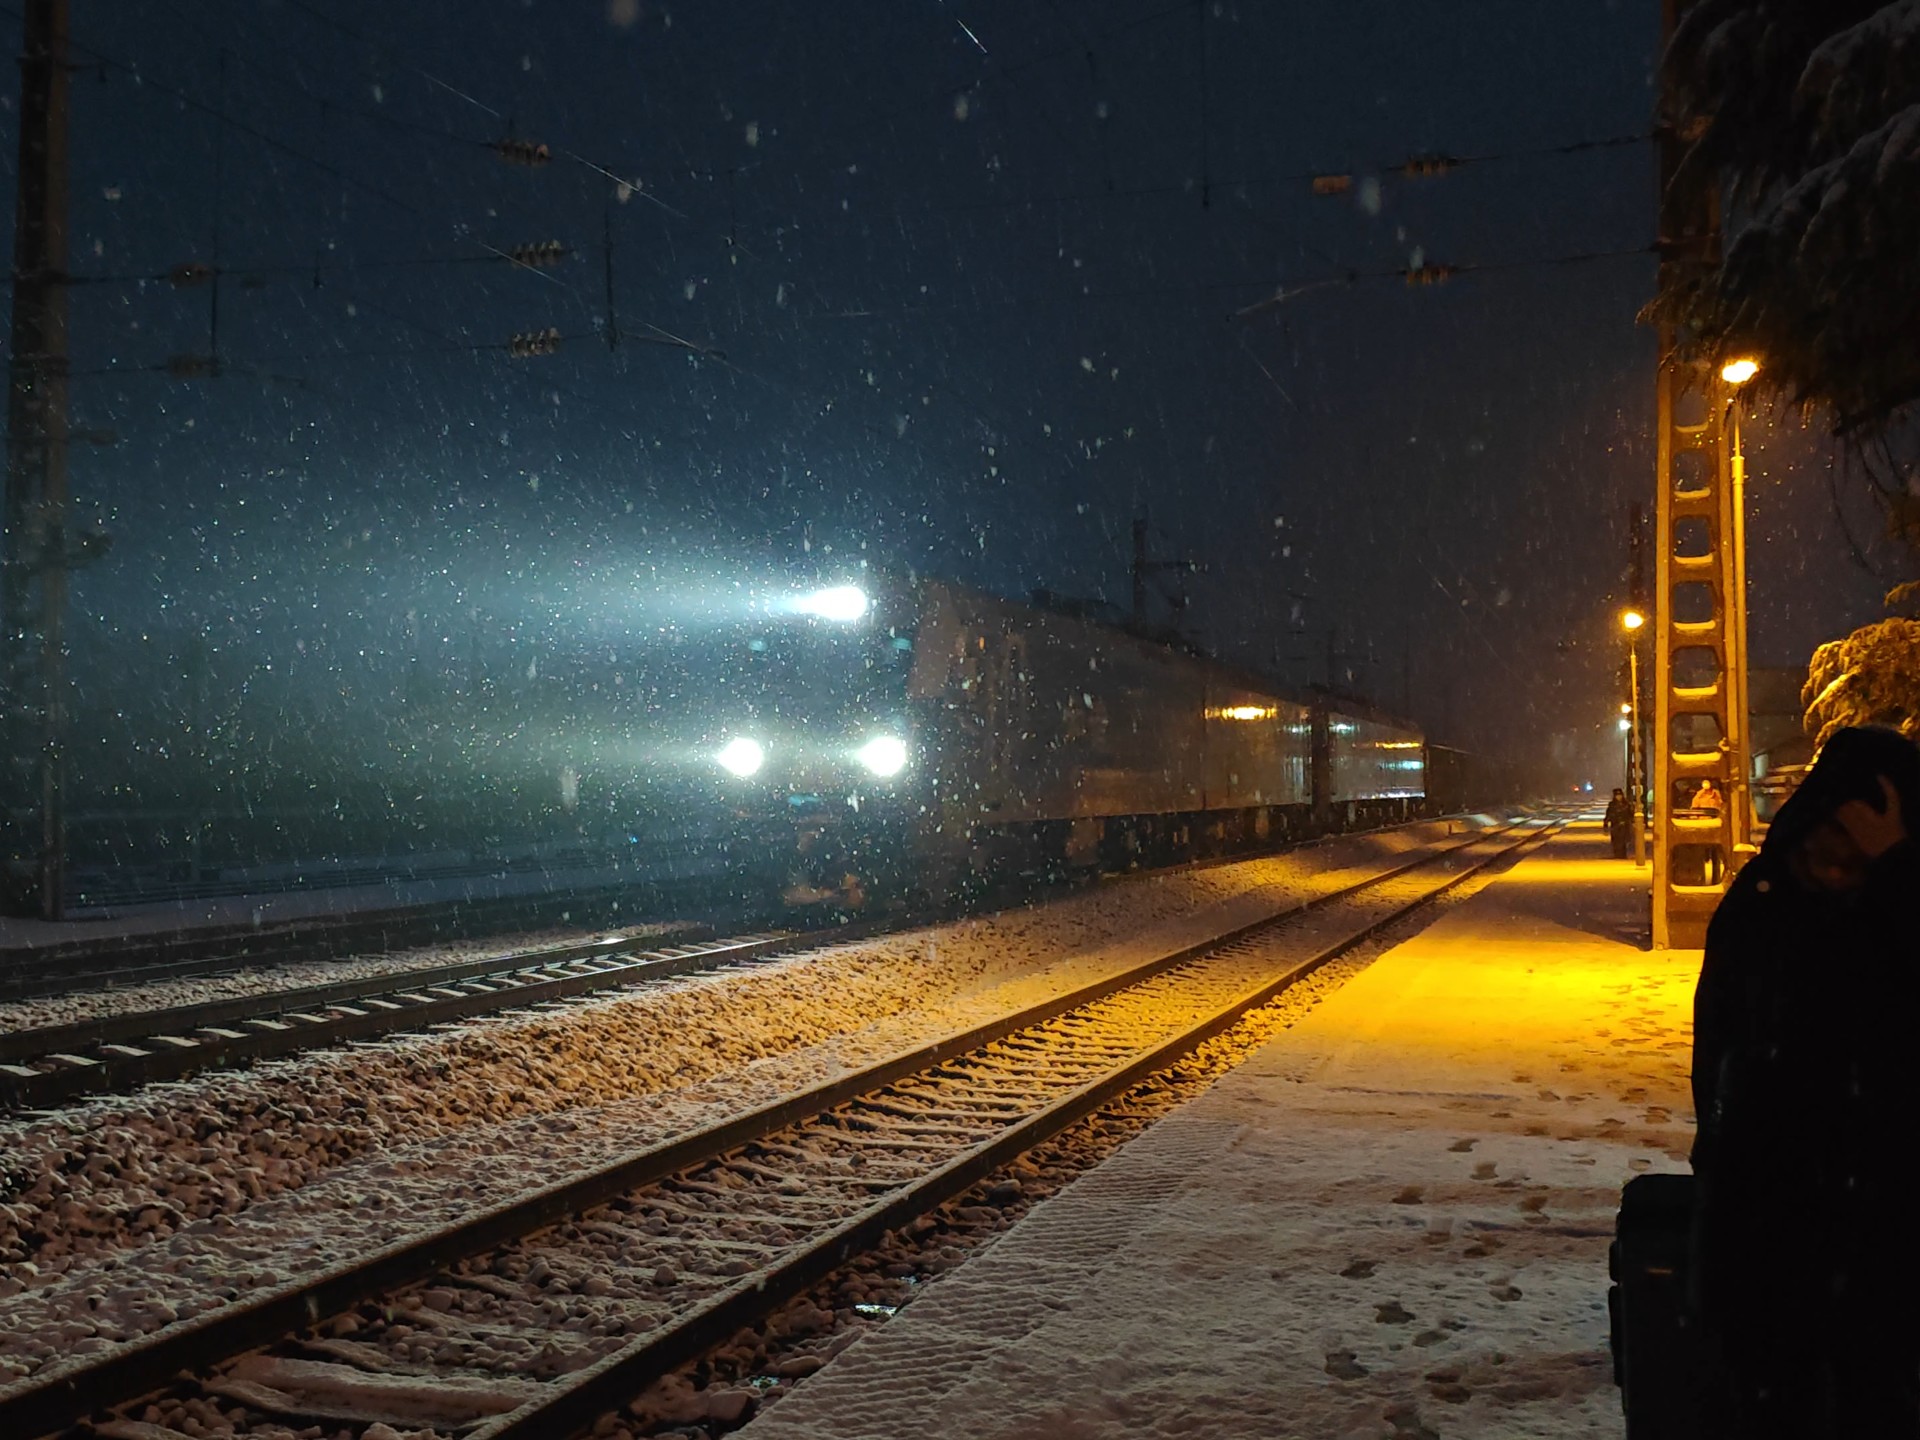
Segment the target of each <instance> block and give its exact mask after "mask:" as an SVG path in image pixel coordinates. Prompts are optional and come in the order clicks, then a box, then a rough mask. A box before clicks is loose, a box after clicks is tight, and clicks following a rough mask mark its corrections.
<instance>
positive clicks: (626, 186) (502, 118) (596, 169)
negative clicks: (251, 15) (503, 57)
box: [287, 0, 687, 220]
mask: <svg viewBox="0 0 1920 1440" xmlns="http://www.w3.org/2000/svg"><path fill="white" fill-rule="evenodd" d="M287 4H288V5H290V6H291V7H292V8H293V9H295V10H298V11H300V12H301V13H302V14H305V15H308V16H311V17H312V18H313V19H315V20H317V21H319V22H320V23H321V24H323V25H327V26H330V27H331V28H333V29H335V30H338V31H339V32H340V33H341V34H343V35H346V36H347V37H349V38H350V39H353V40H355V41H357V42H359V43H360V44H362V45H366V46H369V47H371V48H372V49H374V50H376V51H379V52H380V53H381V54H383V55H386V56H387V57H388V58H390V59H394V60H397V61H398V62H399V63H400V64H402V65H404V66H405V67H406V68H407V69H409V70H411V71H412V72H413V73H414V74H416V75H418V76H419V77H420V78H421V79H423V80H425V81H426V82H427V83H428V84H429V85H432V86H435V87H436V88H438V89H441V90H444V91H446V92H447V94H449V95H451V96H453V97H454V98H455V99H457V100H462V101H464V102H465V103H467V104H468V105H471V106H473V107H474V108H475V109H477V110H480V111H482V112H483V113H484V114H486V115H489V116H491V117H492V118H493V119H494V120H497V121H499V122H500V123H501V124H502V125H505V124H507V116H506V115H504V114H503V113H501V112H500V111H499V110H496V109H494V108H493V106H491V105H488V104H486V103H485V102H484V101H482V100H480V99H478V98H476V97H475V96H473V95H470V94H468V93H467V92H466V91H465V90H462V89H461V88H460V87H459V86H458V85H455V84H452V83H451V82H449V81H447V80H443V79H441V78H440V77H439V76H438V75H435V74H434V73H433V72H432V71H430V70H428V69H426V68H425V67H424V66H422V65H419V64H417V63H416V62H414V61H413V60H411V59H408V58H407V57H406V56H404V55H400V54H398V53H396V52H395V50H394V49H393V47H392V46H389V45H383V44H382V43H381V42H380V41H378V40H375V39H373V38H372V37H371V36H369V35H367V34H366V33H365V32H363V31H360V30H356V29H355V28H354V27H353V26H351V25H349V24H347V23H346V22H345V21H344V20H340V19H338V18H336V17H335V16H332V15H329V14H327V13H326V12H325V11H323V10H321V9H320V8H319V7H318V6H315V5H310V4H308V3H307V0H287ZM553 153H554V154H556V155H558V156H560V157H561V158H562V159H564V160H567V161H569V162H570V163H572V164H575V165H579V166H581V167H582V168H584V169H586V170H590V171H592V172H593V173H594V174H596V175H599V176H601V177H602V178H604V179H607V180H611V181H612V182H613V183H614V184H615V185H617V186H620V187H621V188H622V189H623V190H626V191H631V192H632V193H633V194H635V195H638V196H640V197H641V198H642V199H643V200H647V201H649V202H651V203H652V204H654V205H657V206H659V207H660V208H661V209H662V210H664V211H666V212H667V213H668V214H669V215H672V216H673V217H674V218H675V219H679V220H684V219H686V218H687V217H686V215H685V214H684V213H682V212H681V211H679V210H676V209H674V207H673V206H671V205H669V204H667V202H666V201H664V200H662V199H661V198H660V197H659V196H657V195H655V194H654V193H653V192H652V191H651V190H649V189H647V187H646V185H645V184H644V183H643V182H642V181H640V180H639V179H637V178H634V177H632V176H627V175H620V174H617V173H615V172H614V171H613V170H612V169H610V168H609V167H607V166H605V165H602V164H600V163H599V162H598V161H597V160H592V159H589V158H588V157H587V156H585V155H582V154H580V153H579V152H578V151H576V150H571V149H568V148H567V147H566V146H564V145H555V146H554V147H553Z"/></svg>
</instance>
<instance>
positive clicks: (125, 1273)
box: [0, 827, 1434, 1376]
mask: <svg viewBox="0 0 1920 1440" xmlns="http://www.w3.org/2000/svg"><path fill="white" fill-rule="evenodd" d="M1433 833H1434V831H1433V829H1432V828H1430V827H1419V828H1410V829H1406V830H1400V831H1395V832H1391V833H1387V834H1381V835H1375V836H1364V837H1352V838H1350V839H1346V840H1342V841H1338V842H1334V843H1330V844H1327V845H1322V846H1317V847H1313V848H1311V849H1308V850H1303V851H1299V852H1295V853H1293V854H1291V855H1287V856H1280V857H1275V858H1272V859H1267V860H1260V861H1250V862H1246V863H1244V864H1238V865H1232V866H1224V867H1218V868H1213V869H1207V870H1199V871H1191V872H1185V873H1180V874H1173V875H1167V876H1160V877H1154V878H1150V879H1145V880H1141V881H1139V882H1135V883H1130V884H1126V885H1118V886H1113V887H1110V888H1107V889H1103V890H1098V891H1094V892H1090V893H1086V894H1082V895H1079V896H1076V897H1073V898H1070V899H1067V900H1064V901H1060V902H1056V903H1053V904H1049V905H1045V906H1040V907H1035V908H1033V909H1028V910H1021V911H1015V912H1010V913H1008V914H1005V915H1000V916H994V917H988V918H985V919H982V920H976V921H970V922H965V923H962V924H958V925H952V926H945V927H940V928H938V929H932V930H926V931H920V932H915V933H913V934H909V935H903V936H898V937H890V938H888V939H885V940H881V941H875V942H871V943H868V944H863V945H856V946H847V947H838V948H835V949H831V950H826V951H820V952H812V953H809V954H806V955H802V956H798V957H794V958H793V959H791V960H788V961H784V962H780V963H777V964H772V965H767V966H762V967H757V968H754V969H751V970H745V971H733V972H724V973H721V974H718V975H713V976H708V977H701V978H687V979H682V980H678V981H671V982H666V983H663V984H661V985H659V986H657V987H653V988H650V989H648V990H645V991H641V992H637V993H631V994H628V995H624V996H620V997H596V998H589V999H583V1000H580V1001H577V1002H571V1003H569V1004H567V1005H564V1006H557V1007H553V1008H550V1009H545V1010H542V1011H539V1012H536V1013H521V1014H518V1015H508V1016H502V1017H498V1018H495V1019H491V1020H487V1021H483V1022H478V1023H475V1024H471V1025H468V1026H465V1027H463V1028H461V1029H460V1030H458V1031H454V1032H448V1033H441V1034H434V1035H427V1036H417V1037H406V1038H399V1039H394V1040H391V1041H383V1042H380V1043H377V1044H368V1045H361V1046H356V1047H354V1048H353V1049H351V1050H350V1051H346V1052H335V1053H332V1054H322V1055H317V1056H308V1057H300V1058H298V1059H295V1060H288V1061H283V1062H276V1063H274V1064H271V1065H263V1066H261V1067H258V1068H257V1069H255V1070H253V1071H248V1072H241V1073H235V1074H227V1075H211V1076H206V1077H201V1078H199V1079H196V1080H193V1081H189V1082H183V1083H180V1084H176V1085H170V1086H164V1087H155V1088H154V1089H151V1090H149V1091H147V1092H144V1093H143V1094H140V1095H137V1096H133V1097H118V1098H115V1097H108V1098H103V1099H101V1100H98V1101H94V1102H90V1103H89V1104H87V1105H84V1106H80V1107H76V1108H75V1109H74V1110H72V1111H68V1112H64V1113H63V1114H62V1115H61V1116H60V1117H59V1118H57V1119H53V1120H46V1121H38V1122H16V1123H13V1124H8V1125H0V1262H4V1264H5V1269H4V1270H0V1298H5V1299H6V1301H7V1303H6V1304H5V1305H4V1306H0V1376H5V1375H7V1374H17V1373H21V1372H23V1371H30V1370H32V1369H35V1368H38V1366H39V1365H41V1364H44V1363H46V1361H47V1360H49V1359H51V1358H53V1357H54V1356H56V1355H60V1354H85V1353H88V1352H89V1351H91V1350H97V1349H100V1348H102V1347H104V1346H106V1345H109V1344H111V1343H113V1342H115V1341H117V1340H119V1339H122V1338H125V1337H126V1336H128V1335H131V1334H137V1333H144V1332H146V1331H149V1330H152V1329H154V1328H157V1327H159V1326H162V1325H165V1324H167V1323H169V1321H170V1320H171V1319H172V1318H175V1317H184V1316H186V1315H189V1314H192V1313H196V1312H197V1311H199V1310H203V1309H205V1308H207V1307H209V1306H211V1305H217V1304H221V1303H224V1301H225V1300H226V1299H228V1298H230V1297H232V1296H233V1295H236V1294H239V1293H244V1292H245V1291H247V1290H249V1289H252V1288H255V1287H258V1286H261V1285H266V1284H271V1283H273V1282H275V1281H276V1280H279V1279H282V1278H286V1277H289V1276H291V1275H295V1274H298V1273H300V1272H302V1271H305V1270H310V1269H312V1268H314V1267H316V1266H318V1265H321V1264H324V1263H328V1262H331V1261H336V1260H338V1259H341V1258H343V1257H345V1256H347V1255H349V1254H353V1253H360V1252H362V1251H364V1249H365V1248H366V1247H369V1246H372V1245H376V1244H380V1243H383V1242H385V1241H389V1240H392V1239H395V1238H397V1237H399V1236H401V1235H405V1234H410V1233H413V1232H415V1231H417V1230H418V1229H420V1228H421V1227H423V1226H426V1225H432V1224H439V1223H445V1222H446V1221H448V1220H451V1219H453V1218H455V1217H456V1216H458V1215H461V1214H463V1213H466V1212H468V1211H470V1210H471V1209H472V1208H473V1207H475V1206H476V1205H479V1204H483V1203H486V1202H489V1201H493V1200H497V1199H502V1198H505V1197H506V1196H508V1195H511V1194H513V1193H517V1192H518V1191H520V1190H522V1189H525V1188H527V1187H528V1186H530V1185H533V1184H535V1183H540V1182H542V1181H545V1180H549V1179H551V1178H553V1177H554V1176H555V1175H557V1174H560V1173H565V1172H568V1171H571V1170H574V1169H577V1168H579V1167H581V1166H583V1165H585V1164H588V1163H591V1162H592V1161H594V1160H597V1159H599V1158H602V1157H604V1156H606V1155H608V1154H611V1153H615V1152H617V1151H620V1150H624V1149H628V1148H632V1147H633V1146H636V1145H639V1144H645V1143H650V1142H652V1141H655V1140H658V1139H660V1138H663V1137H664V1136H666V1135H669V1134H673V1133H677V1132H679V1131H682V1130H684V1129H686V1128H688V1127H690V1126H692V1125H694V1124H698V1123H703V1122H705V1121H709V1120H711V1119H713V1118H714V1117H715V1116H716V1115H717V1114H720V1113H728V1112H732V1111H735V1110H737V1109H739V1108H742V1107H743V1106H745V1105H748V1104H751V1103H754V1102H757V1101H761V1100H765V1099H770V1098H773V1097H774V1096H775V1095H777V1094H779V1093H782V1092H784V1091H786V1090H788V1089H790V1088H792V1087H793V1086H794V1085H795V1084H797V1083H801V1082H803V1081H810V1080H818V1079H822V1078H825V1077H827V1076H830V1075H832V1074H836V1073H839V1072H840V1071H842V1070H844V1069H846V1068H848V1067H850V1066H853V1065H856V1064H860V1063H865V1062H867V1061H869V1060H871V1059H874V1058H877V1057H879V1056H882V1055H886V1054H891V1053H893V1052H895V1051H897V1050H899V1049H902V1048H904V1047H905V1046H907V1045H910V1044H913V1043H917V1042H919V1041H922V1040H924V1039H927V1038H931V1037H932V1036H935V1035H939V1034H942V1033H946V1032H948V1031H950V1030H952V1029H955V1028H957V1027H959V1026H960V1025H964V1024H967V1023H973V1022H976V1021H977V1020H979V1019H982V1018H985V1017H987V1016H988V1015H991V1014H997V1013H1000V1012H1001V1011H1003V1010H1005V1009H1008V1008H1012V1007H1014V1006H1016V1005H1018V1004H1021V1003H1029V1002H1031V1001H1033V1000H1036V999H1039V998H1042V997H1044V996H1046V995H1049V994H1052V993H1056V992H1057V991H1059V990H1061V989H1063V988H1066V987H1069V986H1072V985H1075V984H1080V983H1084V982H1085V981H1086V980H1088V979H1090V978H1092V977H1094V976H1096V975H1102V974H1106V973H1110V972H1111V971H1113V970H1114V969H1116V968H1120V967H1121V966H1124V965H1127V964H1131V963H1137V961H1139V960H1141V959H1145V958H1148V957H1149V956H1151V955H1153V954H1156V953H1161V952H1163V951H1165V950H1166V949H1170V948H1173V947H1175V946H1178V945H1181V944H1185V943H1191V942H1192V941H1193V940H1197V939H1201V938H1204V937H1205V936H1206V935H1209V934H1213V933H1218V931H1219V930H1221V929H1224V928H1228V927H1230V926H1232V925H1234V924H1238V923H1245V922H1246V921H1248V920H1251V919H1254V918H1257V917H1258V916H1260V915H1262V914H1266V913H1271V912H1272V911H1274V910H1276V909H1278V908H1281V907H1283V906H1284V905H1286V904H1289V903H1292V902H1293V901H1296V900H1298V899H1300V898H1304V897H1305V896H1308V895H1311V894H1315V893H1321V892H1324V891H1325V890H1327V889H1330V888H1333V887H1335V886H1336V885H1338V884H1342V883H1346V882H1348V881H1350V880H1352V879H1354V878H1357V874H1358V873H1364V872H1366V871H1371V870H1372V869H1375V868H1378V867H1379V865H1380V864H1381V863H1382V862H1383V861H1385V860H1389V859H1391V858H1392V857H1394V856H1395V855H1399V854H1403V853H1405V852H1407V851H1409V850H1412V849H1415V848H1417V847H1418V846H1419V845H1420V844H1421V843H1422V840H1423V837H1424V838H1427V839H1430V838H1431V836H1432V834H1433Z"/></svg>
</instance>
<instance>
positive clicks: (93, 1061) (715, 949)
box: [0, 926, 870, 1110]
mask: <svg viewBox="0 0 1920 1440" xmlns="http://www.w3.org/2000/svg"><path fill="white" fill-rule="evenodd" d="M869 928H870V927H869ZM864 938H866V934H865V931H864V930H863V929H862V928H861V927H855V926H847V927H844V928H842V929H839V930H833V931H821V932H816V933H813V934H793V933H785V932H782V933H779V934H774V935H756V936H748V937H744V938H741V939H737V940H722V941H715V942H712V943H695V944H688V945H684V946H674V945H666V946H658V947H654V946H649V948H647V949H645V950H641V949H638V948H637V947H636V945H635V942H633V941H631V940H622V941H613V940H598V941H593V942H590V943H587V944H581V945H573V946H562V947H559V948H558V949H557V950H556V951H555V952H552V953H547V954H545V955H544V957H542V952H523V953H521V954H518V955H511V956H504V957H497V958H496V959H494V960H492V961H477V960H476V961H464V962H462V963H461V964H459V965H457V966H449V967H441V970H444V971H447V972H452V973H440V971H436V972H425V971H403V972H400V973H398V974H393V975H386V976H380V977H368V978H367V979H366V980H357V981H347V982H342V983H341V984H340V985H338V986H323V987H318V988H319V989H320V990H321V991H323V992H332V991H346V992H348V993H347V994H346V995H345V996H344V997H342V998H338V999H331V1000H328V999H316V998H313V996H312V993H311V992H309V991H304V990H303V991H291V990H288V991H278V992H273V993H271V994H268V995H258V996H251V997H247V1000H248V1001H251V1003H250V1004H249V1003H246V1002H245V1001H240V1000H234V1001H220V1002H216V1003H215V1004H213V1005H209V1006H186V1007H182V1009H181V1010H178V1011H164V1010H163V1011H157V1012H150V1013H149V1014H148V1015H145V1016H140V1017H127V1018H126V1020H125V1022H124V1023H123V1022H122V1021H121V1020H119V1019H118V1018H117V1019H116V1021H115V1022H114V1024H113V1025H112V1027H111V1033H110V1036H107V1037H103V1036H102V1035H101V1034H100V1033H99V1032H98V1031H96V1030H94V1029H93V1028H92V1027H90V1026H88V1025H86V1024H81V1025H74V1026H60V1027H47V1028H46V1029H42V1030H26V1031H18V1032H15V1033H14V1034H13V1035H9V1036H4V1037H0V1110H6V1109H12V1110H38V1109H45V1108H47V1107H49V1106H52V1105H56V1104H59V1103H61V1102H63V1101H69V1100H73V1099H75V1098H77V1097H79V1096H81V1095H86V1094H94V1093H100V1092H105V1091H113V1090H128V1089H132V1088H134V1087H136V1086H140V1085H148V1084H153V1083H156V1082H160V1081H167V1080H180V1079H184V1078H185V1077H187V1076H189V1075H193V1074H196V1073H198V1072H200V1071H203V1070H209V1069H216V1068H221V1067H225V1066H234V1065H250V1064H254V1063H256V1062H258V1061H261V1060H270V1059H275V1058H279V1057H282V1056H286V1055H293V1054H298V1053H300V1052H302V1051H307V1050H319V1049H329V1048H335V1047H338V1046H341V1045H346V1044H349V1043H351V1042H353V1041H356V1040H369V1039H373V1038H375V1037H377V1036H381V1035H390V1034H394V1033H397V1032H401V1031H418V1030H425V1029H429V1028H431V1027H433V1026H435V1025H444V1024H447V1023H449V1022H451V1021H458V1020H467V1019H471V1018H473V1017H474V1016H477V1015H483V1014H489V1013H496V1012H501V1011H508V1010H521V1009H525V1008H527V1007H529V1006H533V1005H539V1004H544V1003H547V1002H550V1001H554V1000H565V999H571V998H573V997H575V996H580V995H589V994H594V993H598V992H601V991H607V990H617V989H622V988H625V987H627V986H631V985H639V984H645V983H647V982H650V981H655V980H664V979H668V978H670V977H672V976H676V975H685V974H689V973H691V972H694V971H698V970H707V969H712V968H714V967H716V966H721V965H737V964H740V963H742V962H744V961H747V960H752V959H756V958H759V957H761V956H764V955H768V954H771V953H774V952H776V951H798V950H804V949H809V948H813V947H815V946H819V945H828V944H840V943H843V942H846V941H852V940H859V939H864ZM581 967H585V968H581ZM203 1011H213V1012H215V1013H216V1014H217V1015H218V1016H220V1017H222V1018H217V1019H216V1018H209V1017H208V1016H207V1015H205V1014H203V1013H202V1012H203ZM229 1027H237V1028H229ZM103 1028H104V1027H103ZM121 1036H124V1037H125V1038H126V1039H128V1040H133V1041H137V1042H138V1043H132V1044H129V1043H123V1042H122V1041H121V1039H119V1038H118V1037H121ZM34 1042H37V1043H34ZM36 1063H37V1064H38V1065H40V1066H43V1067H45V1068H35V1064H36Z"/></svg>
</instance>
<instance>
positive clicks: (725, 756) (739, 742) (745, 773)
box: [713, 735, 767, 780]
mask: <svg viewBox="0 0 1920 1440" xmlns="http://www.w3.org/2000/svg"><path fill="white" fill-rule="evenodd" d="M713 758H714V761H715V763H716V764H718V765H719V767H720V768H721V769H722V770H724V771H726V772H727V773H728V774H729V775H735V776H738V777H739V778H740V779H742V780H745V779H747V778H748V777H749V776H752V775H757V774H758V773H759V771H760V767H761V766H762V765H764V764H766V763H767V750H766V747H765V746H764V745H762V744H761V743H760V742H759V741H758V740H749V739H748V738H747V737H746V736H744V735H736V736H735V737H734V738H733V739H731V740H729V741H728V742H727V743H726V744H724V745H722V746H721V747H720V748H719V750H717V751H716V752H715V753H714V757H713Z"/></svg>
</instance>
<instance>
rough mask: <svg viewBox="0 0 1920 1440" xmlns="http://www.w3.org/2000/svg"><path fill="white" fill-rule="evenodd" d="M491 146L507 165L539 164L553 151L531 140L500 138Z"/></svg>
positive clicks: (550, 157)
mask: <svg viewBox="0 0 1920 1440" xmlns="http://www.w3.org/2000/svg"><path fill="white" fill-rule="evenodd" d="M493 148H494V151H495V153H497V154H498V155H499V156H500V158H501V159H502V160H504V161H506V162H507V163H508V164H509V165H529V166H540V165H544V164H546V163H547V162H548V161H549V160H551V159H552V158H553V153H552V152H551V151H550V150H548V149H547V147H546V146H544V145H536V144H535V143H534V142H533V141H531V140H501V141H498V142H496V143H495V145H494V147H493Z"/></svg>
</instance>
